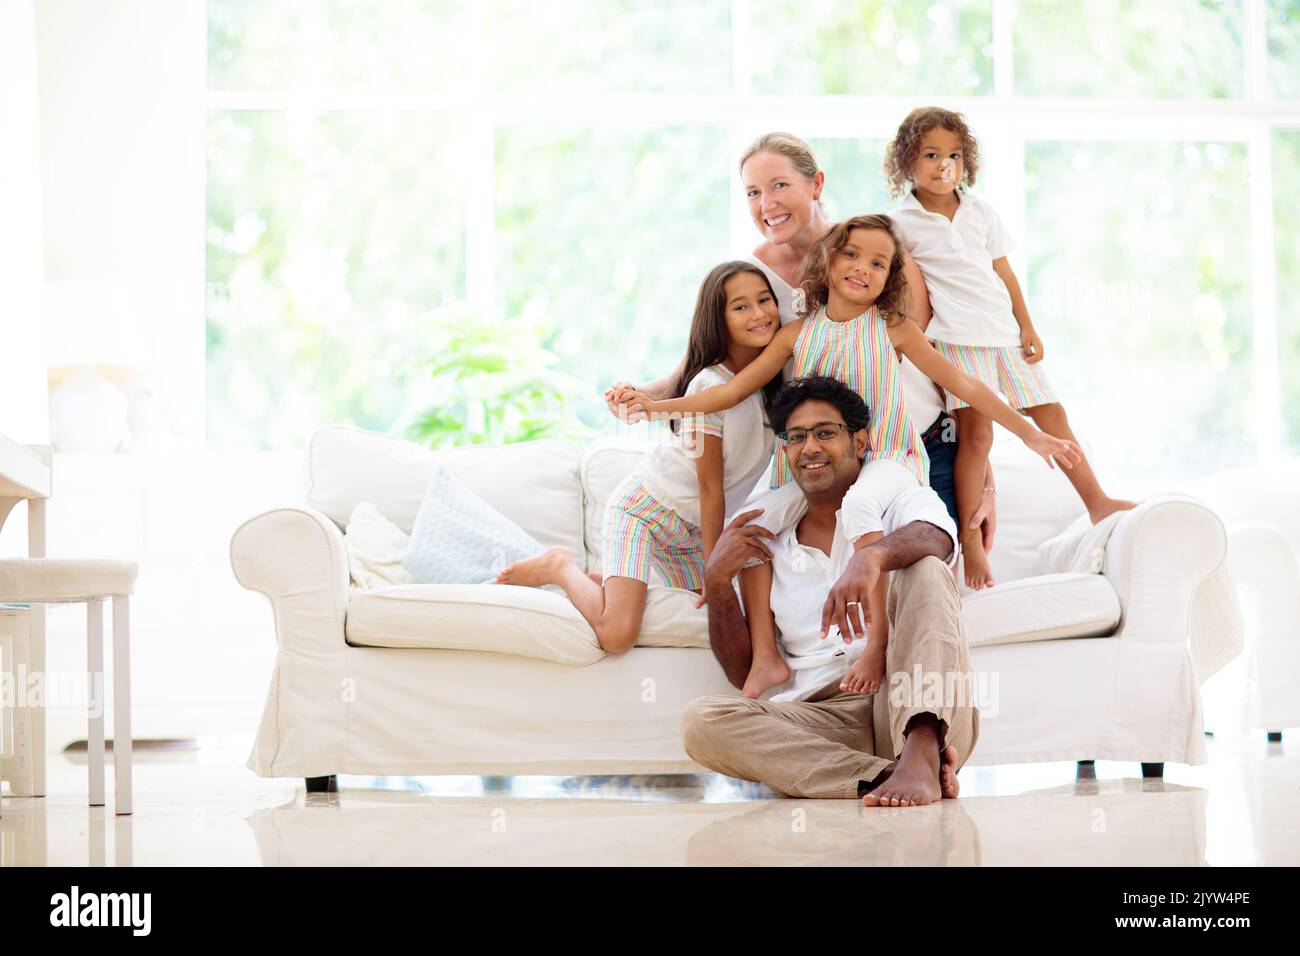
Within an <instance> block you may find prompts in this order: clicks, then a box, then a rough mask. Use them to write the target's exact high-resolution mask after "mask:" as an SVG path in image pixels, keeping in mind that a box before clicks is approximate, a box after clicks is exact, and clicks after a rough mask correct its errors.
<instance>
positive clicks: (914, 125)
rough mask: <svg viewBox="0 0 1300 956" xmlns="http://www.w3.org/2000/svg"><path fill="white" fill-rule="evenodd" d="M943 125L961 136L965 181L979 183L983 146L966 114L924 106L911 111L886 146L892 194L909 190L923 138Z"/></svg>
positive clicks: (887, 170)
mask: <svg viewBox="0 0 1300 956" xmlns="http://www.w3.org/2000/svg"><path fill="white" fill-rule="evenodd" d="M940 126H941V127H943V128H944V129H946V130H948V131H949V132H951V133H955V134H956V135H958V136H960V137H961V156H962V170H963V174H962V182H963V183H965V184H966V185H967V186H974V185H975V174H976V173H978V172H979V168H980V147H979V143H977V142H975V136H974V134H973V133H971V131H970V127H969V126H967V125H966V117H964V116H962V115H961V114H960V113H954V112H953V111H952V110H946V109H943V108H942V107H939V106H923V107H921V108H920V109H915V110H912V112H910V113H908V114H907V118H906V119H904V120H903V122H902V123H900V124H899V126H898V132H897V133H896V134H894V138H893V139H892V140H891V141H890V143H889V145H888V146H886V147H885V178H886V180H888V182H889V195H890V197H891V198H897V197H899V196H901V195H902V194H903V193H904V192H905V191H906V190H907V184H908V183H909V182H911V179H912V167H913V166H915V165H916V158H917V157H918V156H919V155H920V154H921V140H922V138H923V137H924V136H925V134H926V133H928V132H930V130H932V129H934V128H936V127H940Z"/></svg>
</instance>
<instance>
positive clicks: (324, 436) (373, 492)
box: [307, 425, 585, 561]
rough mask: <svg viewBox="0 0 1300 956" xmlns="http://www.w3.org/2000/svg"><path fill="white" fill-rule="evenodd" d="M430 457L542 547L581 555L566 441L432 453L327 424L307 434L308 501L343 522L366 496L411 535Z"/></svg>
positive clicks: (575, 486) (575, 467) (573, 455)
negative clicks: (308, 440)
mask: <svg viewBox="0 0 1300 956" xmlns="http://www.w3.org/2000/svg"><path fill="white" fill-rule="evenodd" d="M435 461H439V462H442V463H443V464H444V465H446V466H447V470H448V471H449V472H450V473H451V474H452V476H453V477H455V478H456V479H458V480H459V481H460V482H461V483H462V484H464V485H465V487H467V488H470V489H471V490H473V492H474V494H476V495H478V496H479V497H480V498H482V499H483V500H484V501H486V502H487V503H488V504H489V505H491V506H492V507H493V508H495V509H497V511H500V512H501V513H502V514H503V515H505V516H506V517H507V518H509V519H510V520H511V521H513V522H514V523H515V524H517V525H519V527H521V528H523V529H524V530H525V531H527V532H528V533H529V534H530V535H532V536H533V537H534V538H535V539H537V543H538V544H540V545H542V547H544V548H551V547H555V546H557V545H558V546H560V547H564V548H567V549H568V550H569V552H570V553H571V554H572V555H573V556H574V558H575V559H576V560H578V561H583V560H584V558H585V551H584V548H583V541H582V485H581V482H580V480H579V471H580V468H581V464H582V453H581V452H580V451H579V450H578V447H577V446H576V445H573V444H570V443H569V442H564V441H533V442H519V443H518V444H513V445H470V446H467V447H465V448H450V449H445V450H441V451H438V452H432V451H430V450H428V449H427V448H421V447H419V446H418V445H414V444H412V443H411V442H408V441H403V440H402V439H400V438H395V437H393V436H392V435H384V434H380V433H378V432H368V431H365V430H363V429H360V428H356V427H353V426H351V425H328V426H326V427H324V428H321V429H318V430H317V431H316V433H315V434H314V435H312V439H311V443H310V445H309V446H308V450H307V468H308V478H309V481H310V486H309V488H308V492H307V501H308V503H309V504H310V505H311V506H312V507H313V508H315V509H316V510H318V511H320V512H322V513H324V514H326V515H328V516H329V517H330V518H331V519H332V520H333V521H334V523H335V524H337V525H339V526H340V527H342V526H343V525H345V524H346V523H347V521H348V518H349V517H350V516H351V514H352V509H353V508H355V507H356V506H357V504H358V503H359V502H362V501H369V502H372V503H373V504H374V505H375V507H376V508H377V509H378V510H379V513H380V514H382V515H383V516H384V517H386V518H388V520H390V521H392V522H393V523H394V524H396V525H397V526H398V527H399V528H401V529H402V530H403V531H404V532H406V533H407V534H410V532H411V528H412V527H413V526H414V525H415V516H416V514H417V513H418V512H419V509H420V502H421V501H422V500H423V498H424V490H425V487H426V486H427V485H428V483H429V476H430V475H431V474H432V473H433V463H434V462H435Z"/></svg>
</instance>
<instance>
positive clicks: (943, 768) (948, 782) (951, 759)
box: [939, 746, 961, 800]
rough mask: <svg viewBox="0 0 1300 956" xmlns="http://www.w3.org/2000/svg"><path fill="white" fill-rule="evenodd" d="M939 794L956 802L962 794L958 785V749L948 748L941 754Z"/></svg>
mask: <svg viewBox="0 0 1300 956" xmlns="http://www.w3.org/2000/svg"><path fill="white" fill-rule="evenodd" d="M939 792H940V793H942V794H943V798H944V799H945V800H956V799H957V794H958V793H960V792H961V785H960V784H959V783H957V748H956V747H953V746H948V747H944V748H943V753H941V754H939Z"/></svg>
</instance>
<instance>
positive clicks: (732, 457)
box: [641, 364, 773, 527]
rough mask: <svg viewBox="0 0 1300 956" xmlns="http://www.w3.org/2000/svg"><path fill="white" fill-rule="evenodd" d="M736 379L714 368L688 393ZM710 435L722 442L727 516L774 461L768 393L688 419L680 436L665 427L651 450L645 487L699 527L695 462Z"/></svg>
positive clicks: (721, 367)
mask: <svg viewBox="0 0 1300 956" xmlns="http://www.w3.org/2000/svg"><path fill="white" fill-rule="evenodd" d="M732 378H734V376H733V375H732V373H731V372H730V371H729V370H728V369H727V368H726V366H724V365H721V364H718V365H711V366H709V367H708V368H706V369H704V370H702V371H701V372H699V373H698V374H697V375H696V376H695V377H694V378H693V379H691V381H690V384H689V385H687V386H686V394H687V395H694V394H696V393H697V392H702V391H704V390H705V389H706V388H713V387H714V386H716V385H723V384H725V383H726V382H727V381H728V380H730V379H732ZM705 435H713V436H715V437H720V438H721V439H722V490H723V494H724V496H725V497H726V508H725V510H724V516H725V515H730V514H732V513H734V512H735V511H737V510H739V509H740V506H741V505H743V504H744V503H745V499H746V497H748V495H749V493H750V491H752V490H753V488H754V486H755V485H756V484H758V482H759V480H760V479H762V478H764V477H765V476H766V473H767V467H768V462H770V461H771V459H772V449H773V438H772V428H771V426H769V425H768V423H767V416H766V415H765V414H764V413H763V393H762V392H755V393H754V394H753V395H750V396H749V397H748V398H746V399H745V400H744V401H742V402H741V403H740V404H739V405H735V406H733V407H731V408H728V409H727V410H725V411H721V412H710V413H709V414H707V415H686V416H684V417H683V418H682V421H681V426H680V428H679V430H678V433H677V434H676V435H674V434H673V432H672V431H671V430H670V429H669V428H668V426H667V425H664V426H663V429H662V432H661V439H660V443H659V444H657V445H653V446H652V447H651V448H650V449H648V450H647V451H646V460H645V462H644V463H643V464H642V466H641V481H642V483H643V484H644V485H645V486H646V488H647V489H649V491H650V493H651V494H652V495H654V496H655V497H656V498H657V499H659V501H660V502H661V503H662V504H665V505H667V506H668V507H669V508H672V509H673V511H676V512H677V514H679V515H680V516H681V517H682V518H683V519H684V520H686V521H688V522H690V523H691V524H693V525H695V526H696V527H699V524H700V478H699V473H698V472H697V470H696V467H695V463H696V462H697V461H698V460H699V457H700V455H701V454H702V453H703V451H704V437H703V436H705Z"/></svg>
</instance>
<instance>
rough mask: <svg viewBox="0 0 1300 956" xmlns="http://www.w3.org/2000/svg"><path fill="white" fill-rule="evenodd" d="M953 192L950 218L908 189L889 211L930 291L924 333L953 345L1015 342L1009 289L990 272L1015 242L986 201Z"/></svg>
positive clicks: (1017, 336)
mask: <svg viewBox="0 0 1300 956" xmlns="http://www.w3.org/2000/svg"><path fill="white" fill-rule="evenodd" d="M958 196H959V197H960V204H959V205H958V206H957V211H956V212H955V213H954V214H953V217H952V219H951V220H950V219H949V218H948V217H947V216H945V215H943V214H942V213H937V212H930V211H929V210H927V209H926V208H925V207H924V206H922V205H921V203H920V201H919V200H918V199H917V198H916V196H914V195H913V194H912V193H910V192H909V193H908V194H907V195H906V196H904V197H903V201H902V202H900V203H899V204H898V205H897V206H896V207H895V208H894V209H891V210H890V211H889V218H890V219H892V220H893V221H894V225H895V226H896V227H897V228H898V233H899V236H900V237H901V238H902V240H903V245H904V247H905V248H906V249H907V251H908V252H909V253H911V255H912V258H913V259H915V260H916V264H917V265H918V266H919V267H920V269H921V273H922V274H923V275H924V276H925V287H926V289H927V290H929V293H930V305H931V306H932V307H933V309H934V317H933V318H932V319H931V320H930V324H929V325H928V326H926V329H925V334H926V335H927V336H928V337H930V338H932V339H935V340H936V341H939V342H948V343H950V344H953V345H985V346H999V347H1008V346H1018V345H1019V344H1020V324H1019V323H1018V322H1016V317H1015V314H1014V313H1013V312H1012V311H1011V293H1010V292H1008V291H1007V286H1006V283H1004V282H1003V281H1002V279H1001V278H999V276H998V274H997V273H996V272H994V271H993V260H994V259H1001V258H1002V257H1003V256H1005V255H1006V254H1007V253H1009V252H1011V250H1013V249H1014V248H1015V247H1016V245H1015V243H1014V242H1013V241H1012V239H1011V237H1010V236H1009V235H1008V234H1007V231H1006V229H1004V228H1003V227H1002V220H1001V219H1000V218H998V214H997V212H996V211H995V210H994V208H993V207H992V206H991V205H990V204H989V203H988V202H986V201H985V200H983V199H981V198H980V197H979V196H976V195H975V194H974V193H970V192H967V191H965V190H962V191H960V192H959V193H958Z"/></svg>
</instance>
